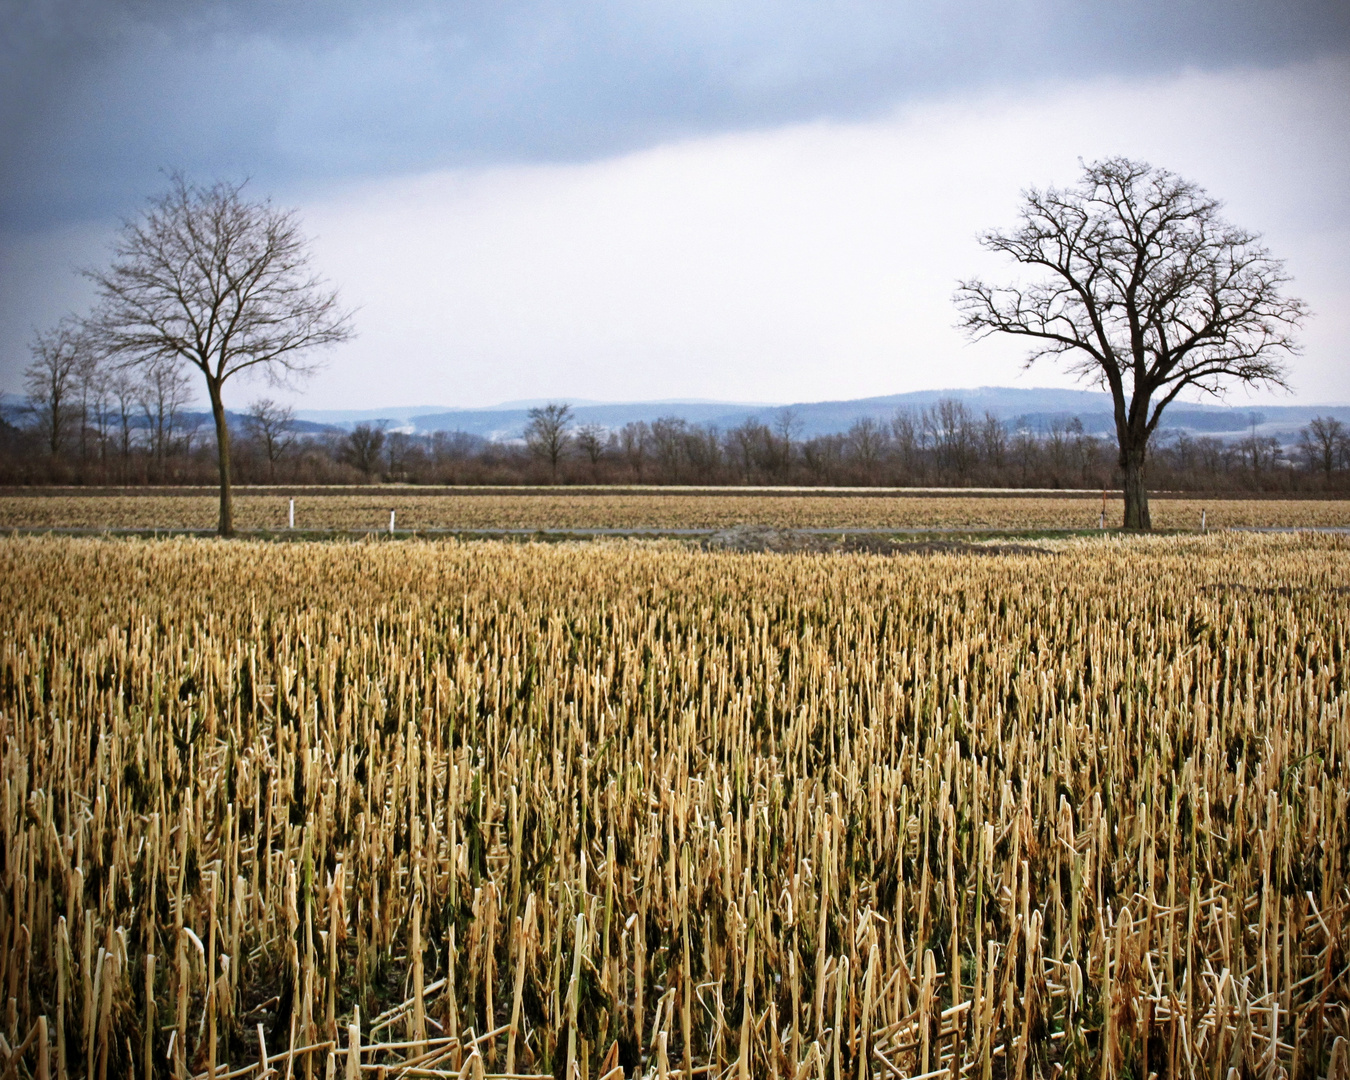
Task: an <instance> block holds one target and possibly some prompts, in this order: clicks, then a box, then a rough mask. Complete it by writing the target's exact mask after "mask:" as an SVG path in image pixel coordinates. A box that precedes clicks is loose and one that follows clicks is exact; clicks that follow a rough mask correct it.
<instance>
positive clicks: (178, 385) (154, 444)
mask: <svg viewBox="0 0 1350 1080" xmlns="http://www.w3.org/2000/svg"><path fill="white" fill-rule="evenodd" d="M140 368H141V379H140V382H139V383H138V385H137V389H136V393H137V400H138V401H139V402H140V406H141V412H142V413H143V414H144V416H145V428H146V432H147V435H148V437H149V444H150V445H149V451H150V461H151V464H152V466H153V468H154V470H155V475H156V476H157V477H159V478H160V479H162V478H163V476H164V468H165V465H166V464H167V462H168V458H169V454H170V453H171V451H172V449H173V437H174V433H175V432H176V431H177V430H178V429H179V426H180V421H181V419H182V417H183V412H184V411H185V410H186V408H187V406H188V405H189V404H190V403H191V401H192V380H191V378H190V377H189V376H188V373H187V372H186V371H185V370H183V361H182V358H181V357H178V356H172V355H165V356H157V357H155V358H154V359H153V360H150V361H149V362H147V363H145V364H142V365H140Z"/></svg>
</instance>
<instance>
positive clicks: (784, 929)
mask: <svg viewBox="0 0 1350 1080" xmlns="http://www.w3.org/2000/svg"><path fill="white" fill-rule="evenodd" d="M1044 546H1045V547H1046V548H1047V549H1049V552H1050V553H1049V554H1041V555H1004V556H991V555H984V556H981V555H973V554H963V555H937V556H926V557H920V556H901V557H883V556H869V555H805V554H803V555H770V554H756V555H732V554H709V553H703V552H697V551H693V550H689V549H688V548H686V547H683V546H680V545H679V544H677V543H674V542H637V541H614V542H603V543H596V544H560V545H540V544H512V543H501V542H489V541H484V542H473V543H456V542H453V541H447V542H439V543H437V542H427V541H405V542H401V543H397V544H390V543H368V542H343V543H316V544H287V545H273V544H266V543H258V542H233V543H225V542H219V541H213V540H197V539H172V540H154V541H152V540H107V539H94V538H88V539H71V538H56V537H28V538H25V537H20V538H10V539H6V540H3V541H0V575H2V576H3V579H4V581H5V582H6V588H5V589H4V590H3V592H0V634H2V635H3V637H2V638H0V646H2V650H0V738H3V746H4V753H3V760H2V761H0V783H3V792H0V795H2V798H0V843H2V844H3V853H4V862H3V866H4V877H3V881H2V882H0V886H2V887H0V943H2V944H3V948H0V988H4V990H5V993H6V997H7V1000H8V1006H7V1013H6V1018H5V1025H6V1029H5V1037H6V1039H7V1040H8V1041H9V1044H10V1045H11V1046H13V1045H14V1044H15V1043H16V1042H17V1041H22V1040H24V1039H25V1037H26V1036H27V1035H28V1034H29V1033H30V1032H31V1033H34V1034H35V1035H42V1034H44V1033H45V1036H46V1038H47V1039H48V1040H49V1042H50V1047H49V1053H51V1054H54V1055H57V1057H58V1058H59V1060H60V1061H62V1062H63V1063H64V1064H65V1066H66V1069H67V1072H68V1075H71V1076H81V1075H94V1074H97V1075H99V1076H104V1075H109V1076H112V1075H116V1076H141V1075H145V1074H146V1070H147V1063H148V1064H149V1066H150V1067H151V1069H152V1070H153V1074H154V1075H168V1074H170V1073H171V1072H174V1071H176V1072H178V1073H179V1074H183V1075H186V1074H187V1073H190V1072H195V1073H196V1074H198V1075H200V1074H203V1073H206V1072H208V1071H209V1070H212V1069H214V1071H215V1075H217V1076H220V1075H223V1074H224V1073H226V1072H227V1071H229V1070H234V1072H233V1073H232V1075H240V1076H243V1075H247V1076H261V1075H262V1074H263V1072H264V1071H265V1066H267V1067H270V1068H273V1069H275V1070H276V1072H275V1073H273V1074H272V1075H279V1076H285V1075H294V1076H331V1075H334V1071H336V1072H338V1073H341V1074H343V1075H348V1076H352V1075H357V1073H353V1072H349V1071H347V1070H348V1069H349V1068H354V1067H356V1066H360V1069H359V1070H358V1073H359V1072H360V1071H362V1070H370V1071H372V1072H373V1071H376V1070H378V1068H379V1067H380V1066H384V1067H386V1068H387V1069H388V1075H389V1076H394V1075H402V1074H401V1073H399V1072H398V1071H397V1069H396V1068H395V1066H396V1065H399V1063H402V1065H407V1063H408V1061H409V1059H412V1061H413V1064H414V1065H415V1066H416V1067H417V1068H419V1069H422V1070H423V1071H422V1072H419V1073H409V1074H408V1075H421V1076H428V1075H429V1076H442V1075H451V1076H453V1075H465V1076H472V1075H484V1074H485V1073H486V1074H487V1075H507V1074H512V1075H540V1074H547V1075H558V1076H561V1075H569V1076H570V1075H575V1076H584V1077H597V1078H598V1077H601V1076H602V1075H603V1076H606V1077H611V1078H613V1077H618V1076H634V1075H642V1076H648V1077H674V1076H682V1077H687V1076H689V1075H691V1073H692V1072H699V1073H700V1074H705V1075H710V1076H723V1075H726V1076H733V1077H750V1076H754V1077H770V1076H772V1077H781V1078H784V1080H786V1078H789V1077H793V1078H795V1077H801V1076H811V1077H828V1078H831V1080H839V1078H842V1077H845V1076H847V1077H854V1076H876V1077H881V1076H892V1075H916V1074H925V1075H932V1076H936V1075H937V1072H938V1070H943V1069H946V1070H948V1075H959V1076H975V1077H986V1078H989V1077H1002V1076H1009V1077H1031V1076H1038V1075H1053V1074H1054V1073H1055V1072H1056V1070H1057V1069H1058V1068H1059V1067H1063V1068H1064V1069H1065V1070H1066V1075H1092V1076H1100V1075H1106V1076H1122V1077H1123V1076H1127V1075H1134V1076H1140V1077H1143V1076H1148V1075H1150V1074H1153V1073H1156V1074H1157V1075H1158V1076H1160V1077H1164V1076H1192V1075H1193V1076H1206V1077H1208V1076H1214V1075H1224V1074H1225V1073H1226V1070H1227V1069H1228V1068H1229V1067H1230V1066H1231V1067H1236V1068H1238V1069H1239V1072H1240V1074H1242V1075H1257V1074H1261V1075H1279V1073H1280V1070H1281V1069H1283V1070H1287V1071H1288V1072H1289V1074H1290V1075H1294V1072H1295V1070H1297V1074H1298V1075H1302V1076H1312V1075H1315V1074H1323V1073H1326V1072H1327V1070H1328V1069H1329V1068H1330V1067H1331V1060H1332V1056H1333V1054H1341V1053H1342V1052H1343V1050H1342V1049H1339V1048H1338V1047H1343V1046H1344V1043H1338V1042H1337V1040H1338V1039H1343V1038H1344V1037H1346V1036H1347V1035H1350V1030H1348V1029H1347V1012H1346V1009H1347V1005H1350V987H1348V986H1347V980H1346V965H1347V957H1348V952H1347V944H1350V920H1347V915H1348V914H1350V895H1348V893H1347V873H1346V865H1347V863H1346V860H1347V856H1348V855H1350V814H1348V813H1347V809H1350V808H1348V807H1347V802H1348V801H1350V782H1348V778H1347V754H1348V753H1350V688H1348V687H1347V684H1346V666H1345V665H1346V652H1347V647H1348V646H1350V642H1348V641H1347V636H1348V633H1350V606H1348V603H1347V600H1348V598H1347V590H1350V543H1348V542H1346V541H1345V540H1343V539H1340V538H1334V537H1306V536H1304V537H1293V536H1232V535H1228V536H1211V537H1208V538H1189V539H1182V538H1171V539H1167V538H1134V539H1128V540H1110V539H1103V540H1091V541H1083V540H1074V541H1054V542H1047V543H1045V545H1044ZM260 1037H261V1039H260ZM35 1045H36V1044H35V1043H33V1042H30V1043H29V1044H28V1046H29V1048H30V1049H29V1051H28V1053H29V1054H30V1057H29V1058H28V1059H27V1060H28V1061H29V1065H25V1068H29V1067H30V1065H31V1062H32V1061H34V1060H35V1059H36V1057H35V1056H36V1053H37V1051H36V1050H35V1049H32V1048H33V1047H34V1046H35ZM269 1055H270V1057H269ZM227 1066H228V1069H227ZM400 1067H401V1066H400ZM35 1068H36V1067H35V1066H34V1067H33V1068H30V1071H34V1069H35ZM53 1068H54V1067H53ZM243 1070H247V1071H243ZM616 1070H617V1071H616Z"/></svg>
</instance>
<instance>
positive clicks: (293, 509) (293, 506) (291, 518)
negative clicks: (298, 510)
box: [289, 499, 295, 529]
mask: <svg viewBox="0 0 1350 1080" xmlns="http://www.w3.org/2000/svg"><path fill="white" fill-rule="evenodd" d="M289 527H290V528H292V529H294V528H295V500H294V499H292V500H291V515H290V526H289Z"/></svg>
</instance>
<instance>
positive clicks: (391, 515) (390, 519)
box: [389, 510, 394, 532]
mask: <svg viewBox="0 0 1350 1080" xmlns="http://www.w3.org/2000/svg"><path fill="white" fill-rule="evenodd" d="M389 531H390V532H393V531H394V512H393V511H392V510H390V511H389Z"/></svg>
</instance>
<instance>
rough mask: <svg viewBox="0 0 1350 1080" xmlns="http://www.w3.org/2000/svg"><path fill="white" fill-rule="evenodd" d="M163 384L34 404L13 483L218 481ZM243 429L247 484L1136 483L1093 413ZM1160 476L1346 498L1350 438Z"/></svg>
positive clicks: (183, 388) (1204, 451)
mask: <svg viewBox="0 0 1350 1080" xmlns="http://www.w3.org/2000/svg"><path fill="white" fill-rule="evenodd" d="M35 366H36V365H35ZM30 374H34V375H35V374H36V373H35V372H34V370H33V369H30ZM163 376H164V373H162V372H156V371H154V370H153V369H151V370H148V371H145V372H142V373H141V374H140V377H139V378H138V379H128V378H127V377H126V373H125V372H123V371H116V370H113V371H109V372H105V373H103V374H102V375H100V373H99V372H98V370H97V368H95V369H94V370H92V371H91V370H90V369H89V368H88V367H83V368H80V369H79V370H78V371H76V372H75V373H74V376H73V379H72V381H71V382H70V383H69V384H68V386H67V388H66V390H65V391H64V392H63V394H62V395H61V396H60V398H59V400H58V398H57V397H56V396H55V395H54V396H52V397H49V398H47V399H46V400H40V399H38V398H37V397H36V396H35V395H34V396H33V397H32V398H30V402H29V404H28V406H27V407H26V408H25V409H24V410H23V411H22V412H21V413H20V414H18V415H17V416H12V419H13V420H16V421H18V422H17V423H15V422H0V424H2V425H3V426H2V427H0V482H2V483H5V484H49V483H61V484H86V485H103V484H110V485H142V484H208V483H211V482H213V481H214V480H215V478H216V469H217V453H216V447H215V437H214V427H213V425H212V424H211V423H210V421H209V418H208V417H207V416H205V415H203V414H201V413H199V412H195V411H193V410H192V409H191V408H190V407H189V404H188V403H189V401H190V398H189V396H188V394H187V387H188V383H187V382H186V380H181V379H180V381H178V382H175V381H174V380H172V379H166V378H164V377H163ZM30 389H33V387H30ZM230 426H231V429H232V430H231V442H232V445H233V458H234V468H235V473H236V476H237V477H238V479H239V481H240V482H242V483H246V484H374V483H409V484H469V485H491V484H503V485H515V484H553V483H556V484H572V485H579V484H729V485H778V484H782V485H801V486H862V487H868V486H885V487H891V486H895V487H904V486H933V487H954V488H960V487H1009V488H1017V487H1033V488H1118V487H1119V486H1120V480H1121V478H1120V475H1119V465H1118V457H1117V454H1116V448H1115V445H1114V441H1113V440H1111V439H1109V438H1103V437H1101V436H1098V435H1095V434H1093V433H1091V432H1089V431H1087V430H1086V429H1085V428H1084V425H1083V423H1082V421H1081V420H1079V419H1078V418H1067V419H1063V420H1056V421H1051V422H1049V423H1046V424H1044V425H1033V424H1031V423H1029V422H1027V421H1026V420H1013V421H1011V422H1009V421H1004V420H1001V419H999V418H998V417H996V416H994V415H993V414H991V413H988V412H985V413H983V414H980V413H977V412H976V411H975V410H973V409H971V408H970V407H969V406H968V405H967V404H966V403H965V402H963V401H961V400H960V399H956V398H949V399H943V400H940V401H938V402H937V403H936V404H934V405H933V406H931V407H929V408H924V409H917V410H906V409H900V410H897V411H896V412H895V413H893V414H892V415H891V416H890V417H887V418H875V417H862V418H860V419H858V420H855V421H854V422H853V423H852V424H851V425H850V426H849V428H848V429H847V430H846V431H842V432H838V433H834V434H825V435H815V436H811V437H809V438H806V437H803V436H802V435H801V426H802V425H801V421H800V419H799V417H798V416H797V415H795V414H794V413H793V412H792V410H787V409H785V410H778V411H776V412H774V413H773V414H771V415H770V416H769V417H767V418H750V419H747V420H745V421H744V422H743V423H741V424H738V425H736V426H734V427H730V428H719V427H717V426H715V425H710V424H697V423H690V422H689V421H687V420H685V419H683V418H681V417H678V416H667V417H662V418H659V419H656V420H653V421H650V422H648V421H642V420H639V421H633V422H631V423H628V424H624V425H623V426H621V427H617V428H612V429H611V428H606V427H603V426H601V425H597V424H578V423H576V422H575V420H574V417H573V416H572V413H571V410H570V408H569V407H568V406H567V405H565V404H561V403H557V404H550V405H547V406H545V407H543V408H540V409H534V410H531V412H530V420H529V424H528V426H527V427H526V429H525V431H524V438H523V439H519V440H514V441H510V442H493V441H489V440H487V439H484V438H482V437H480V436H477V435H471V434H468V433H465V432H457V431H453V432H444V431H442V432H435V433H432V434H413V433H408V432H404V431H399V430H390V429H389V428H388V427H387V426H385V425H382V424H375V423H366V424H358V425H356V426H355V427H354V428H353V429H352V430H350V431H336V430H326V431H305V430H301V428H302V425H300V424H298V423H297V421H296V419H295V415H294V412H293V410H292V409H291V408H290V407H288V406H285V405H282V404H279V403H278V402H276V401H274V400H272V399H269V398H259V399H257V400H255V401H253V402H252V403H251V404H250V405H249V406H248V407H247V409H246V411H245V412H244V413H243V414H241V415H235V416H232V417H231V421H230ZM1151 475H1152V476H1153V478H1154V483H1156V484H1157V486H1158V487H1160V488H1163V489H1171V490H1188V491H1262V492H1306V493H1315V492H1346V491H1350V428H1347V427H1346V425H1344V424H1343V423H1342V422H1341V421H1340V420H1337V419H1336V418H1334V417H1330V416H1326V417H1318V418H1315V419H1313V420H1312V421H1311V422H1310V423H1309V424H1308V425H1307V426H1305V427H1304V428H1303V429H1302V430H1301V431H1300V433H1299V435H1298V438H1297V439H1296V441H1295V442H1294V443H1293V444H1292V445H1288V446H1286V445H1284V444H1282V443H1281V442H1280V441H1279V440H1278V439H1276V438H1275V437H1273V436H1269V435H1262V434H1260V433H1259V432H1258V431H1256V429H1255V428H1253V430H1252V431H1250V432H1248V433H1246V434H1244V435H1243V436H1242V437H1239V438H1230V439H1223V438H1220V437H1217V436H1212V435H1203V436H1194V435H1190V434H1188V433H1186V432H1181V431H1170V432H1169V431H1164V432H1162V433H1161V434H1160V437H1159V441H1158V444H1157V446H1156V447H1155V449H1154V452H1153V457H1152V461H1151Z"/></svg>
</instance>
